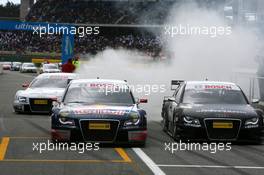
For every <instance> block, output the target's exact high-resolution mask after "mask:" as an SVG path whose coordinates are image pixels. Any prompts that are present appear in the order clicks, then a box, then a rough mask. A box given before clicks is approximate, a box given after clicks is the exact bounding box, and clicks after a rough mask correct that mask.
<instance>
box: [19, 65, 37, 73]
mask: <svg viewBox="0 0 264 175" xmlns="http://www.w3.org/2000/svg"><path fill="white" fill-rule="evenodd" d="M20 72H21V73H24V72H32V73H37V67H36V66H35V64H34V63H23V64H22V65H21V68H20Z"/></svg>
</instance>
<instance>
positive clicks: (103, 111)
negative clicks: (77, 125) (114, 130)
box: [73, 108, 127, 116]
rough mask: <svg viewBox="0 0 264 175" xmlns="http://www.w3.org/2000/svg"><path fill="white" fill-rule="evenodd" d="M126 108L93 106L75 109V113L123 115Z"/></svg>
mask: <svg viewBox="0 0 264 175" xmlns="http://www.w3.org/2000/svg"><path fill="white" fill-rule="evenodd" d="M126 112H127V111H125V110H114V109H92V108H80V109H75V110H73V113H74V114H79V115H82V114H96V115H100V114H101V115H118V116H122V115H124V114H125V113H126Z"/></svg>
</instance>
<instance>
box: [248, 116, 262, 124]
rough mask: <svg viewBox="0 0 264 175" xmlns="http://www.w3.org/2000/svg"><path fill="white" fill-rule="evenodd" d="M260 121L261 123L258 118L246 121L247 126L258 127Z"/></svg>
mask: <svg viewBox="0 0 264 175" xmlns="http://www.w3.org/2000/svg"><path fill="white" fill-rule="evenodd" d="M258 121H259V118H258V117H254V118H250V119H247V120H246V121H245V125H256V124H258Z"/></svg>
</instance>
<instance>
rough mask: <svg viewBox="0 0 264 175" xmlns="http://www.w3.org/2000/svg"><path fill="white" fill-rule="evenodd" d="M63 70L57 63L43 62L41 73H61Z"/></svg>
mask: <svg viewBox="0 0 264 175" xmlns="http://www.w3.org/2000/svg"><path fill="white" fill-rule="evenodd" d="M59 72H61V70H60V69H59V67H58V65H57V64H52V63H50V64H43V66H42V67H41V68H40V73H41V74H42V73H59Z"/></svg>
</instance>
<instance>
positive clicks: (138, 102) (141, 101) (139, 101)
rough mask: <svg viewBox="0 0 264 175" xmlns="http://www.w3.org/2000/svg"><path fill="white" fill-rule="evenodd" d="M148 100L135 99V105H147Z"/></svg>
mask: <svg viewBox="0 0 264 175" xmlns="http://www.w3.org/2000/svg"><path fill="white" fill-rule="evenodd" d="M147 102H148V99H146V98H136V103H137V104H140V103H147Z"/></svg>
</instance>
